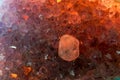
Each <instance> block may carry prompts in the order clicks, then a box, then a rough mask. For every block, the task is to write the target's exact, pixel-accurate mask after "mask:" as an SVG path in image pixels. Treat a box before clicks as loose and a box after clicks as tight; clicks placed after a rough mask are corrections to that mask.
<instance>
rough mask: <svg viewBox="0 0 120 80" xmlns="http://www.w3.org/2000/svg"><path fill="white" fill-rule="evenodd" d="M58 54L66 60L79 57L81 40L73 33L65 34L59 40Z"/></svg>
mask: <svg viewBox="0 0 120 80" xmlns="http://www.w3.org/2000/svg"><path fill="white" fill-rule="evenodd" d="M58 56H59V57H60V58H61V59H63V60H65V61H73V60H75V59H77V58H78V57H79V40H78V39H76V38H75V37H73V36H71V35H67V34H65V35H63V36H62V37H61V38H60V41H59V49H58Z"/></svg>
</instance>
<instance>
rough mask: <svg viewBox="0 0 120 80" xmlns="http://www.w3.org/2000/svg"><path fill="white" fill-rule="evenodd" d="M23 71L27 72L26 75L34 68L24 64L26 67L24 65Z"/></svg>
mask: <svg viewBox="0 0 120 80" xmlns="http://www.w3.org/2000/svg"><path fill="white" fill-rule="evenodd" d="M23 71H24V74H25V75H28V74H29V73H30V72H31V71H32V68H31V67H27V66H24V67H23Z"/></svg>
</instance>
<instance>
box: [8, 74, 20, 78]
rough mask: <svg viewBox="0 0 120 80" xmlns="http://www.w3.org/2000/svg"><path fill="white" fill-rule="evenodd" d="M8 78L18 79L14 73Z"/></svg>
mask: <svg viewBox="0 0 120 80" xmlns="http://www.w3.org/2000/svg"><path fill="white" fill-rule="evenodd" d="M10 77H11V78H14V79H16V78H17V77H18V75H17V74H16V73H11V74H10Z"/></svg>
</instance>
